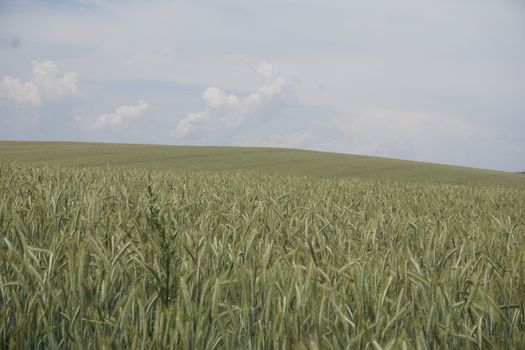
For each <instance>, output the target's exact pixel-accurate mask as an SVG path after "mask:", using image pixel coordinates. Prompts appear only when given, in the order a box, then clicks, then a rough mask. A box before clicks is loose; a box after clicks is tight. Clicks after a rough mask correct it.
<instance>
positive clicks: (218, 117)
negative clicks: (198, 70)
mask: <svg viewBox="0 0 525 350" xmlns="http://www.w3.org/2000/svg"><path fill="white" fill-rule="evenodd" d="M255 72H256V73H257V75H258V76H259V77H260V78H261V79H262V81H261V84H260V86H259V88H258V89H257V91H255V92H253V93H251V94H249V95H248V96H246V97H244V98H241V97H239V96H236V95H234V94H228V93H227V92H226V91H224V90H223V89H220V88H217V87H208V88H207V89H206V90H205V91H204V92H203V94H202V97H203V99H204V101H205V102H206V108H205V109H204V110H203V111H201V112H194V113H190V114H188V116H187V117H186V118H184V119H182V120H181V121H180V122H179V123H178V124H177V126H176V128H175V129H173V130H172V134H173V135H174V136H179V137H184V136H186V135H187V134H189V133H190V132H192V131H194V130H196V129H197V130H198V129H202V128H206V127H209V126H210V125H213V127H215V128H217V127H226V128H236V127H238V126H240V124H241V123H242V122H243V121H244V120H246V119H247V118H256V117H262V116H265V115H267V114H268V112H269V111H270V110H272V111H275V109H277V108H279V107H280V106H282V104H283V102H285V101H286V100H287V98H288V96H289V95H290V94H291V91H290V88H291V86H290V83H289V81H288V80H287V79H286V78H285V77H283V76H282V75H280V74H279V72H278V71H277V70H276V69H275V68H274V66H273V65H272V64H270V63H268V62H262V63H260V64H258V65H257V66H256V67H255Z"/></svg>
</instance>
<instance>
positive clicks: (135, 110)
mask: <svg viewBox="0 0 525 350" xmlns="http://www.w3.org/2000/svg"><path fill="white" fill-rule="evenodd" d="M148 108H149V104H148V103H147V102H144V101H140V102H139V103H138V104H136V105H124V106H120V107H118V108H117V109H116V110H115V111H114V112H112V113H105V114H102V115H99V116H98V117H96V118H92V119H84V118H82V117H79V116H76V117H75V121H76V123H77V125H79V126H80V127H82V128H83V129H86V130H97V129H104V128H115V127H117V126H120V125H121V124H123V123H124V122H125V121H127V120H129V119H134V118H139V117H141V116H142V115H143V114H144V112H145V111H146V110H147V109H148Z"/></svg>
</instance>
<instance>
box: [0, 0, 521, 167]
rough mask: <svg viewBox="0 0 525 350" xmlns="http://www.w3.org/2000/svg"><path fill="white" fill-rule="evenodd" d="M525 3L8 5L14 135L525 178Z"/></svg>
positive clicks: (5, 46)
mask: <svg viewBox="0 0 525 350" xmlns="http://www.w3.org/2000/svg"><path fill="white" fill-rule="evenodd" d="M524 133H525V4H524V3H523V2H522V1H519V0H498V1H494V0H464V1H457V0H442V1H429V0H398V1H388V0H371V1H349V0H345V1H343V0H342V1H330V0H324V1H320V0H301V1H299V0H269V1H241V0H213V1H212V0H201V1H147V2H146V1H124V0H115V1H104V0H76V1H74V0H71V1H66V0H56V1H52V0H39V1H37V0H16V1H10V0H0V139H10V140H78V141H103V142H131V143H161V144H185V145H234V146H277V147H293V148H304V149H315V150H325V151H336V152H345V153H356V154H365V155H376V156H385V157H392V158H401V159H411V160H420V161H428V162H438V163H448V164H458V165H465V166H474V167H482V168H491V169H499V170H508V171H520V170H521V171H525V137H524Z"/></svg>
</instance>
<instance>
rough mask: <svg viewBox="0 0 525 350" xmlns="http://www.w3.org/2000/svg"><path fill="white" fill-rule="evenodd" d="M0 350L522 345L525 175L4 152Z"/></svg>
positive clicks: (46, 149) (227, 153)
mask: <svg viewBox="0 0 525 350" xmlns="http://www.w3.org/2000/svg"><path fill="white" fill-rule="evenodd" d="M0 235H1V236H0V344H1V346H0V348H6V349H11V348H13V349H35V348H36V349H38V348H59V349H83V348H85V349H113V348H115V349H118V348H133V349H164V348H173V349H483V348H485V349H520V348H524V347H525V175H522V174H510V173H504V172H497V171H489V170H481V169H471V168H462V167H453V166H445V165H436V164H428V163H418V162H408V161H400V160H392V159H384V158H374V157H362V156H352V155H344V154H333V153H323V152H309V151H298V150H288V149H268V148H224V147H222V148H221V147H173V146H171V147H170V146H141V145H111V144H89V143H36V142H0Z"/></svg>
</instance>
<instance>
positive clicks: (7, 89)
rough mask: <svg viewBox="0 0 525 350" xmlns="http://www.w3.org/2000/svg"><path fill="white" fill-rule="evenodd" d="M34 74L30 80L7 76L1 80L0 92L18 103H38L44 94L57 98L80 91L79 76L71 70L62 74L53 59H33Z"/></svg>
mask: <svg viewBox="0 0 525 350" xmlns="http://www.w3.org/2000/svg"><path fill="white" fill-rule="evenodd" d="M32 65H33V75H32V79H31V80H30V81H28V82H22V81H21V80H20V79H19V78H13V77H11V76H6V77H5V78H4V79H3V80H2V81H1V82H0V94H1V95H3V96H5V97H7V99H9V100H13V101H14V102H15V103H16V104H18V105H23V104H27V105H33V106H35V105H38V104H40V102H41V101H42V97H41V96H42V94H43V95H45V96H47V97H51V98H57V97H62V96H67V95H74V94H77V93H78V87H77V84H78V77H77V74H76V73H73V72H70V73H65V74H60V72H59V69H58V65H57V64H56V63H55V62H53V61H44V62H39V61H33V62H32Z"/></svg>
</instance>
